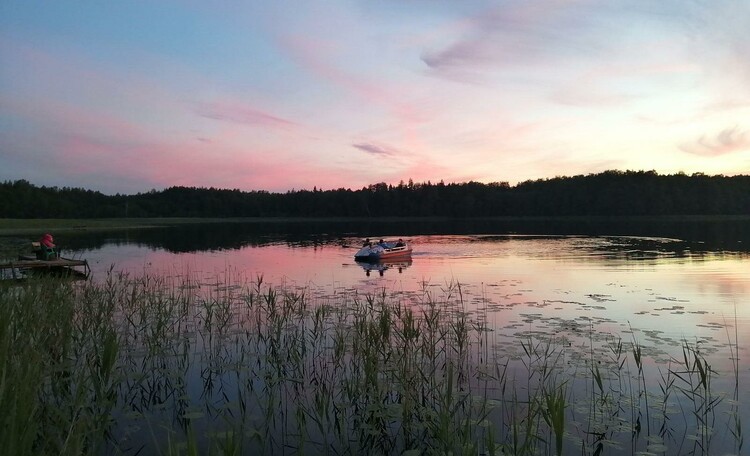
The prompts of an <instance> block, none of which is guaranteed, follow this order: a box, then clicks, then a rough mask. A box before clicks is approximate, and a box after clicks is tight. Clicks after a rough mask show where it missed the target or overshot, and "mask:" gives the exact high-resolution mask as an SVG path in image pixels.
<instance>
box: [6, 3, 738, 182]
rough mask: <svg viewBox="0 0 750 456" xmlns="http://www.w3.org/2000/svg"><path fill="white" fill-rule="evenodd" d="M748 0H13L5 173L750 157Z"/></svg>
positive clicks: (154, 175)
mask: <svg viewBox="0 0 750 456" xmlns="http://www.w3.org/2000/svg"><path fill="white" fill-rule="evenodd" d="M749 34H750V0H730V1H722V0H706V1H689V0H649V1H637V0H636V1H632V0H630V1H615V0H607V1H601V0H597V1H593V0H592V1H585V0H582V1H552V0H541V1H530V0H523V1H521V0H519V1H510V0H509V1H499V0H496V1H466V0H359V1H355V0H349V1H347V0H320V1H312V0H308V1H303V0H273V1H266V0H255V1H239V0H238V1H210V2H209V1H205V0H200V1H199V0H194V1H191V0H180V1H177V0H175V1H157V0H144V1H85V0H76V1H61V0H55V1H41V0H40V1H35V0H2V1H0V181H4V180H16V179H27V180H29V181H30V182H32V183H34V184H37V185H56V186H75V187H85V188H90V189H93V190H99V191H102V192H104V193H108V194H113V193H117V192H119V193H136V192H144V191H148V190H150V189H163V188H166V187H169V186H173V185H185V186H199V187H212V186H213V187H221V188H239V189H243V190H269V191H286V190H290V189H312V188H313V187H314V186H317V187H318V188H323V189H332V188H339V187H346V188H354V189H356V188H361V187H363V186H366V185H368V184H372V183H377V182H386V183H391V184H398V182H399V181H401V180H403V181H407V180H408V179H410V178H411V179H413V180H414V181H415V182H422V181H427V180H431V181H433V182H435V181H439V180H444V181H445V182H465V181H469V180H474V181H480V182H496V181H508V182H510V183H511V184H515V183H517V182H519V181H524V180H527V179H539V178H549V177H554V176H560V175H575V174H588V173H596V172H600V171H604V170H608V169H619V170H626V169H630V170H656V171H657V172H659V173H664V174H667V173H676V172H679V171H683V172H685V173H688V174H692V173H695V172H703V173H706V174H729V175H732V174H748V173H750V39H749V38H748V36H750V35H749Z"/></svg>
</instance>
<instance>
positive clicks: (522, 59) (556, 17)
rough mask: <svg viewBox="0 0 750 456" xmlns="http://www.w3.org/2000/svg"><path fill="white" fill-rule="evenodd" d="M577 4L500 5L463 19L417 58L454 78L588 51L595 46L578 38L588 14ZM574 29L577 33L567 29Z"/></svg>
mask: <svg viewBox="0 0 750 456" xmlns="http://www.w3.org/2000/svg"><path fill="white" fill-rule="evenodd" d="M577 3H578V2H551V1H541V2H516V3H503V4H502V5H501V6H497V7H494V8H491V9H487V10H485V11H481V12H480V13H479V14H475V15H473V16H471V17H469V18H464V19H463V20H464V21H465V22H464V24H463V26H462V27H455V26H453V27H450V28H451V29H452V30H459V36H457V37H456V38H455V39H454V40H453V41H452V42H450V43H448V44H442V45H441V46H439V47H437V48H436V49H430V50H426V51H424V52H423V53H422V55H421V60H422V61H423V62H424V63H425V64H426V65H427V66H428V67H429V68H430V69H431V70H432V71H434V72H436V73H438V74H441V75H443V76H446V77H448V78H451V79H454V78H455V76H456V75H457V74H458V73H460V72H462V71H468V72H471V71H476V70H481V69H484V68H488V67H493V66H504V67H517V66H518V65H519V64H540V63H542V64H547V65H548V64H549V63H550V60H551V59H557V58H560V57H563V54H564V53H565V52H568V53H571V52H572V53H575V52H582V51H583V52H591V51H592V50H595V49H597V48H598V47H599V46H600V45H598V44H596V42H594V41H592V40H589V39H587V36H582V33H581V30H586V29H585V28H583V26H587V27H589V28H591V27H592V25H593V21H592V16H591V14H581V13H582V11H581V8H580V5H578V4H577ZM571 29H575V30H577V31H578V33H570V31H571Z"/></svg>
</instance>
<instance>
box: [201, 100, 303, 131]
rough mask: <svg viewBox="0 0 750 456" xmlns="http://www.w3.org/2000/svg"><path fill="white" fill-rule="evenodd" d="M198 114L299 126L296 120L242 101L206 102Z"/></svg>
mask: <svg viewBox="0 0 750 456" xmlns="http://www.w3.org/2000/svg"><path fill="white" fill-rule="evenodd" d="M198 114H199V115H200V116H203V117H207V118H209V119H215V120H224V121H230V122H236V123H241V124H249V125H259V126H263V127H275V128H292V127H296V126H298V124H297V123H296V122H293V121H291V120H288V119H284V118H281V117H278V116H275V115H273V114H269V113H267V112H264V111H261V110H258V109H255V108H252V107H250V106H247V105H243V104H240V103H225V102H213V103H204V104H201V105H199V106H198Z"/></svg>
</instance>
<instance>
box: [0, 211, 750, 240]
mask: <svg viewBox="0 0 750 456" xmlns="http://www.w3.org/2000/svg"><path fill="white" fill-rule="evenodd" d="M453 220H485V221H498V222H582V223H591V222H618V221H622V222H625V221H628V222H644V223H645V222H649V223H653V222H728V221H750V215H663V216H658V215H642V216H499V217H465V218H463V217H457V218H452V217H381V218H376V217H233V218H200V217H174V218H170V217H163V218H113V219H12V218H5V219H0V236H19V235H29V234H33V235H36V234H38V233H40V232H43V231H55V232H58V233H59V232H86V231H117V230H131V229H149V228H159V227H168V226H176V225H190V224H205V223H208V224H214V223H244V224H251V223H258V224H262V223H311V222H313V223H344V222H363V221H364V222H399V221H403V222H413V221H425V222H427V221H430V222H440V221H446V222H447V221H453Z"/></svg>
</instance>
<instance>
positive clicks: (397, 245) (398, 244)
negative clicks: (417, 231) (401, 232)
mask: <svg viewBox="0 0 750 456" xmlns="http://www.w3.org/2000/svg"><path fill="white" fill-rule="evenodd" d="M405 245H406V244H404V240H403V239H401V238H399V239H398V242H396V247H403V246H405Z"/></svg>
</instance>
